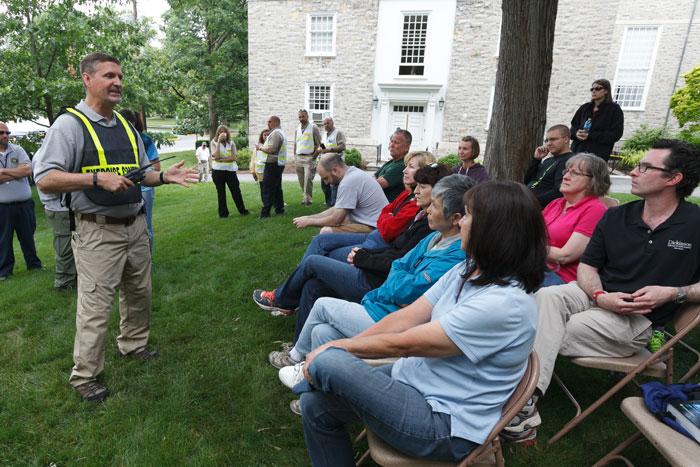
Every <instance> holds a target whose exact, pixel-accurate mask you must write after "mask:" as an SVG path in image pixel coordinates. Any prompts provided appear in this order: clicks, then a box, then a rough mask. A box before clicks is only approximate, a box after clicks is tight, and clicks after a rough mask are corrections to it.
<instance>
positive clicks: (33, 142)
mask: <svg viewBox="0 0 700 467" xmlns="http://www.w3.org/2000/svg"><path fill="white" fill-rule="evenodd" d="M45 136H46V133H45V132H43V131H32V132H30V133H27V134H26V135H24V136H22V137H19V138H15V140H14V143H15V144H17V145H19V146H21V147H22V149H24V151H25V152H26V153H27V155H28V156H29V158H30V159H31V158H33V157H34V154H35V153H36V152H37V151H38V150H39V148H40V147H41V143H42V142H43V141H44V137H45Z"/></svg>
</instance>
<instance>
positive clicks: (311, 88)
mask: <svg viewBox="0 0 700 467" xmlns="http://www.w3.org/2000/svg"><path fill="white" fill-rule="evenodd" d="M306 102H307V104H308V105H307V107H308V109H309V118H310V119H311V121H313V122H314V123H315V124H316V125H317V126H318V127H319V128H323V119H324V118H326V117H330V116H331V115H332V111H333V92H332V89H331V86H328V85H319V84H310V85H308V86H307V87H306Z"/></svg>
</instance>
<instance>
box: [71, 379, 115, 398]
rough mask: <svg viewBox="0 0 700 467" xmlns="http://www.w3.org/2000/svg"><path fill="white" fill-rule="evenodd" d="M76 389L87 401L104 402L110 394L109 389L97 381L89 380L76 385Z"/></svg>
mask: <svg viewBox="0 0 700 467" xmlns="http://www.w3.org/2000/svg"><path fill="white" fill-rule="evenodd" d="M75 390H76V391H78V393H79V394H80V397H82V398H83V400H84V401H86V402H102V401H104V400H105V399H107V396H109V390H108V389H107V388H106V387H104V386H103V385H101V384H100V383H98V382H97V381H89V382H87V383H83V384H81V385H79V386H75Z"/></svg>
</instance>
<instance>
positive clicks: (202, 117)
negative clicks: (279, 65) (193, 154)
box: [164, 0, 248, 134]
mask: <svg viewBox="0 0 700 467" xmlns="http://www.w3.org/2000/svg"><path fill="white" fill-rule="evenodd" d="M169 4H170V10H169V11H168V12H167V13H166V14H165V16H164V20H165V35H166V40H165V52H166V54H167V58H168V62H167V68H168V70H170V72H169V73H170V75H171V77H172V80H171V82H170V89H171V91H172V92H173V94H174V95H175V96H177V102H176V109H175V114H176V116H177V120H178V129H179V130H180V131H186V132H187V133H206V132H209V133H210V134H214V132H215V130H216V126H217V125H218V124H219V123H220V122H239V121H241V120H245V118H246V116H247V112H248V13H247V2H246V1H245V0H220V1H217V2H211V1H209V0H178V1H175V0H170V1H169Z"/></svg>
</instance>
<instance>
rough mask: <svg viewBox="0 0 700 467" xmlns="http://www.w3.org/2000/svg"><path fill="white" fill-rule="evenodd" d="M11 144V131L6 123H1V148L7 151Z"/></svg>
mask: <svg viewBox="0 0 700 467" xmlns="http://www.w3.org/2000/svg"><path fill="white" fill-rule="evenodd" d="M9 142H10V129H9V128H8V126H7V124H6V123H5V122H0V148H2V149H3V150H5V149H6V148H7V144H8V143H9Z"/></svg>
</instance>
